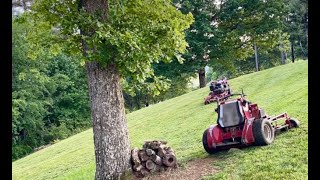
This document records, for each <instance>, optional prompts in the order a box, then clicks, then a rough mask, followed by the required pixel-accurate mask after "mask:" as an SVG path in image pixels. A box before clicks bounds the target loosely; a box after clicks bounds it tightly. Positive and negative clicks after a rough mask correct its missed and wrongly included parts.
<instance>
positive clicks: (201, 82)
mask: <svg viewBox="0 0 320 180" xmlns="http://www.w3.org/2000/svg"><path fill="white" fill-rule="evenodd" d="M198 74H199V86H200V88H203V87H205V86H206V71H205V70H204V68H201V69H199V72H198Z"/></svg>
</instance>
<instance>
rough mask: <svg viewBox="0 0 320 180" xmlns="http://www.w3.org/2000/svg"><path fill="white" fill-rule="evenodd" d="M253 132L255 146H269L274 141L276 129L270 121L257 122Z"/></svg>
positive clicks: (254, 124) (254, 123) (261, 120)
mask: <svg viewBox="0 0 320 180" xmlns="http://www.w3.org/2000/svg"><path fill="white" fill-rule="evenodd" d="M252 131H253V137H254V143H255V145H258V146H264V145H268V144H271V143H272V142H273V140H274V134H275V133H274V128H273V127H272V125H271V122H270V121H269V120H268V119H258V120H255V121H254V122H253V126H252Z"/></svg>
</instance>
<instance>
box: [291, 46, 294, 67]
mask: <svg viewBox="0 0 320 180" xmlns="http://www.w3.org/2000/svg"><path fill="white" fill-rule="evenodd" d="M291 61H292V63H294V50H293V42H291Z"/></svg>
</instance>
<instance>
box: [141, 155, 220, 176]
mask: <svg viewBox="0 0 320 180" xmlns="http://www.w3.org/2000/svg"><path fill="white" fill-rule="evenodd" d="M213 161H214V158H212V157H208V158H204V159H195V160H192V161H189V162H188V163H187V164H186V165H185V167H178V168H177V169H174V170H171V171H166V172H162V173H155V174H152V175H149V176H147V177H145V178H143V180H160V179H172V180H179V179H181V180H189V179H190V180H197V179H201V177H203V176H206V175H210V174H214V173H215V172H217V169H216V168H215V167H214V166H213V165H212V163H213ZM136 179H138V178H136Z"/></svg>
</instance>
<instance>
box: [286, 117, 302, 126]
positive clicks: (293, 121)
mask: <svg viewBox="0 0 320 180" xmlns="http://www.w3.org/2000/svg"><path fill="white" fill-rule="evenodd" d="M289 121H290V125H289V128H298V127H299V126H300V122H299V121H298V120H297V119H294V118H290V120H289Z"/></svg>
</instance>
